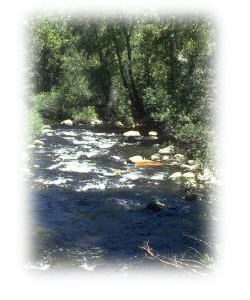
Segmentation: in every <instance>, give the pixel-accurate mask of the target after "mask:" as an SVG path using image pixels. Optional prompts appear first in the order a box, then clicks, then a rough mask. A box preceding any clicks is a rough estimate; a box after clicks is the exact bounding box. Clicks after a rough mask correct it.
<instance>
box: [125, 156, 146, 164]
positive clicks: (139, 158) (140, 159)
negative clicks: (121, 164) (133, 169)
mask: <svg viewBox="0 0 250 300" xmlns="http://www.w3.org/2000/svg"><path fill="white" fill-rule="evenodd" d="M142 160H143V157H142V156H141V155H135V156H131V157H129V159H128V161H129V162H132V163H136V162H138V161H142Z"/></svg>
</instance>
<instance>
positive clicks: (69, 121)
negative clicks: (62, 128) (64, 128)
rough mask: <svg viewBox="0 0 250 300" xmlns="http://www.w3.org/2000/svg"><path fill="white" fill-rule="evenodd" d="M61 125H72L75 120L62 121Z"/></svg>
mask: <svg viewBox="0 0 250 300" xmlns="http://www.w3.org/2000/svg"><path fill="white" fill-rule="evenodd" d="M60 124H61V125H68V126H72V125H73V121H72V120H70V119H67V120H64V121H62V122H61V123H60Z"/></svg>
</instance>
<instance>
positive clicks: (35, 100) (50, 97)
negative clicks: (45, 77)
mask: <svg viewBox="0 0 250 300" xmlns="http://www.w3.org/2000/svg"><path fill="white" fill-rule="evenodd" d="M60 98H61V95H60V93H59V92H58V91H56V90H52V91H50V92H42V93H40V94H36V95H33V97H32V105H33V106H34V108H35V109H36V111H37V112H39V113H40V114H41V115H42V116H43V117H44V118H48V119H56V118H57V117H58V114H59V107H60V105H59V102H60Z"/></svg>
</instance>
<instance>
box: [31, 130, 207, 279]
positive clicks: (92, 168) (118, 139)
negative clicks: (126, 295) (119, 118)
mask: <svg viewBox="0 0 250 300" xmlns="http://www.w3.org/2000/svg"><path fill="white" fill-rule="evenodd" d="M39 140H41V141H42V142H44V145H43V146H42V147H36V148H34V149H32V151H31V150H30V158H29V159H30V168H31V175H30V176H29V181H28V182H29V187H30V188H29V190H30V197H29V200H28V201H29V219H28V223H29V224H28V228H29V236H30V240H31V249H30V253H29V259H28V262H27V266H28V268H30V269H36V270H47V271H50V270H58V269H60V270H61V269H65V268H70V269H77V270H80V271H82V272H98V271H107V272H111V273H112V272H118V273H122V274H127V273H129V272H133V271H137V270H143V269H145V270H146V269H147V270H152V269H158V270H166V267H165V266H163V265H162V264H161V263H160V262H159V261H157V260H155V259H152V258H150V257H149V256H148V255H146V253H145V251H144V250H142V249H141V248H140V247H139V246H141V245H142V244H143V243H145V242H146V241H149V244H150V246H151V247H152V249H154V251H155V253H157V254H159V255H167V256H172V255H177V256H181V255H184V254H186V253H189V255H191V256H192V255H193V256H195V255H196V253H195V251H192V249H191V248H190V247H193V248H195V249H197V250H199V251H202V250H203V249H202V247H203V245H202V244H201V243H198V242H197V241H196V240H194V239H192V238H190V237H189V236H188V235H191V236H194V237H196V238H200V239H204V240H209V239H210V238H211V235H212V230H210V229H211V224H210V222H209V220H208V219H207V218H206V217H204V215H206V212H207V202H206V200H205V199H204V201H194V202H188V201H185V199H184V191H183V189H182V188H181V186H180V185H178V184H176V183H174V182H172V181H171V180H168V179H167V177H168V176H169V175H170V174H171V173H173V172H175V171H176V167H173V166H167V165H162V166H151V167H150V166H147V167H136V166H135V165H133V164H129V163H128V162H127V159H128V158H129V157H130V156H133V155H138V154H139V155H142V156H143V157H146V158H150V155H152V154H153V153H156V152H157V151H158V149H159V147H160V145H159V144H157V140H155V141H152V140H149V139H146V138H141V139H140V140H138V141H137V142H133V141H132V142H131V141H127V140H125V138H124V137H123V135H122V134H121V132H114V130H107V128H104V127H100V126H99V127H98V126H79V125H78V126H72V127H70V126H54V127H52V129H48V130H45V131H44V133H43V134H41V135H40V136H39ZM154 200H160V201H161V202H162V203H164V204H166V205H168V207H169V208H168V209H166V210H161V211H151V210H149V209H147V208H146V206H147V205H148V203H150V202H152V201H154Z"/></svg>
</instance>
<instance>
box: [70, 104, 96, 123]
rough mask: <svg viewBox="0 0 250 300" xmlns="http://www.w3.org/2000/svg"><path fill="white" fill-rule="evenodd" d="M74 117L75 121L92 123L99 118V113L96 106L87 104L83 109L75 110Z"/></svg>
mask: <svg viewBox="0 0 250 300" xmlns="http://www.w3.org/2000/svg"><path fill="white" fill-rule="evenodd" d="M72 119H73V120H74V121H75V122H83V123H90V122H91V121H92V120H94V119H97V113H96V110H95V107H94V106H85V107H83V108H82V109H81V110H79V109H78V110H74V111H73V113H72Z"/></svg>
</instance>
